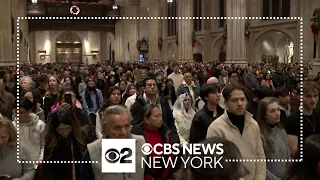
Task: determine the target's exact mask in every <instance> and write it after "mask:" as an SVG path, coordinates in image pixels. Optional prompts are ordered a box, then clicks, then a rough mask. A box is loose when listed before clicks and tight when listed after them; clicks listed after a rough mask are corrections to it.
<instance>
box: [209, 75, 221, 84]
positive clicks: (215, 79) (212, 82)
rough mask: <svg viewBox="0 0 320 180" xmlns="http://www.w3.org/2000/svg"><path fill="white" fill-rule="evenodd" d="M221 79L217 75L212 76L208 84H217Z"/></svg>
mask: <svg viewBox="0 0 320 180" xmlns="http://www.w3.org/2000/svg"><path fill="white" fill-rule="evenodd" d="M217 83H219V80H218V79H217V78H216V77H211V78H209V79H208V80H207V84H217Z"/></svg>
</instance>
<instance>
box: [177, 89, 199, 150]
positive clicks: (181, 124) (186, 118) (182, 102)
mask: <svg viewBox="0 0 320 180" xmlns="http://www.w3.org/2000/svg"><path fill="white" fill-rule="evenodd" d="M172 109H173V117H174V119H175V125H176V127H177V132H178V135H179V138H180V143H181V144H187V143H188V141H189V135H190V128H191V124H192V119H193V117H194V115H195V114H196V112H195V111H194V110H193V109H192V107H191V98H190V97H189V95H188V94H187V93H184V94H181V95H180V96H179V97H178V99H177V100H176V102H175V103H174V105H173V108H172Z"/></svg>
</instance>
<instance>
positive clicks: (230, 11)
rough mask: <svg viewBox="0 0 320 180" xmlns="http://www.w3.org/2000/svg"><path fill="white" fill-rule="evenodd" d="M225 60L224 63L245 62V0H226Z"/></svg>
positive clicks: (246, 60)
mask: <svg viewBox="0 0 320 180" xmlns="http://www.w3.org/2000/svg"><path fill="white" fill-rule="evenodd" d="M226 9H227V17H234V18H233V19H227V31H228V32H227V60H226V64H231V63H235V64H247V63H248V59H247V42H246V37H245V35H244V34H245V23H246V20H245V19H242V18H241V19H240V17H246V0H227V8H226Z"/></svg>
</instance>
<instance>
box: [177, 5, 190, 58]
mask: <svg viewBox="0 0 320 180" xmlns="http://www.w3.org/2000/svg"><path fill="white" fill-rule="evenodd" d="M177 3H178V16H179V17H182V19H179V20H178V36H179V37H178V39H179V40H178V60H179V61H193V54H192V42H191V41H192V39H191V38H192V30H193V20H192V19H186V18H185V19H183V17H187V18H189V17H192V16H193V11H192V7H193V0H178V2H177Z"/></svg>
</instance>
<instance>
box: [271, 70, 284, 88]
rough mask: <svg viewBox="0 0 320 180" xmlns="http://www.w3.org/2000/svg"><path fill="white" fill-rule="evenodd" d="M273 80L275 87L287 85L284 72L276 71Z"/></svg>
mask: <svg viewBox="0 0 320 180" xmlns="http://www.w3.org/2000/svg"><path fill="white" fill-rule="evenodd" d="M272 81H273V85H274V87H275V88H277V87H281V86H284V85H286V82H287V79H286V76H285V74H284V73H277V72H275V73H274V74H273V75H272Z"/></svg>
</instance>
